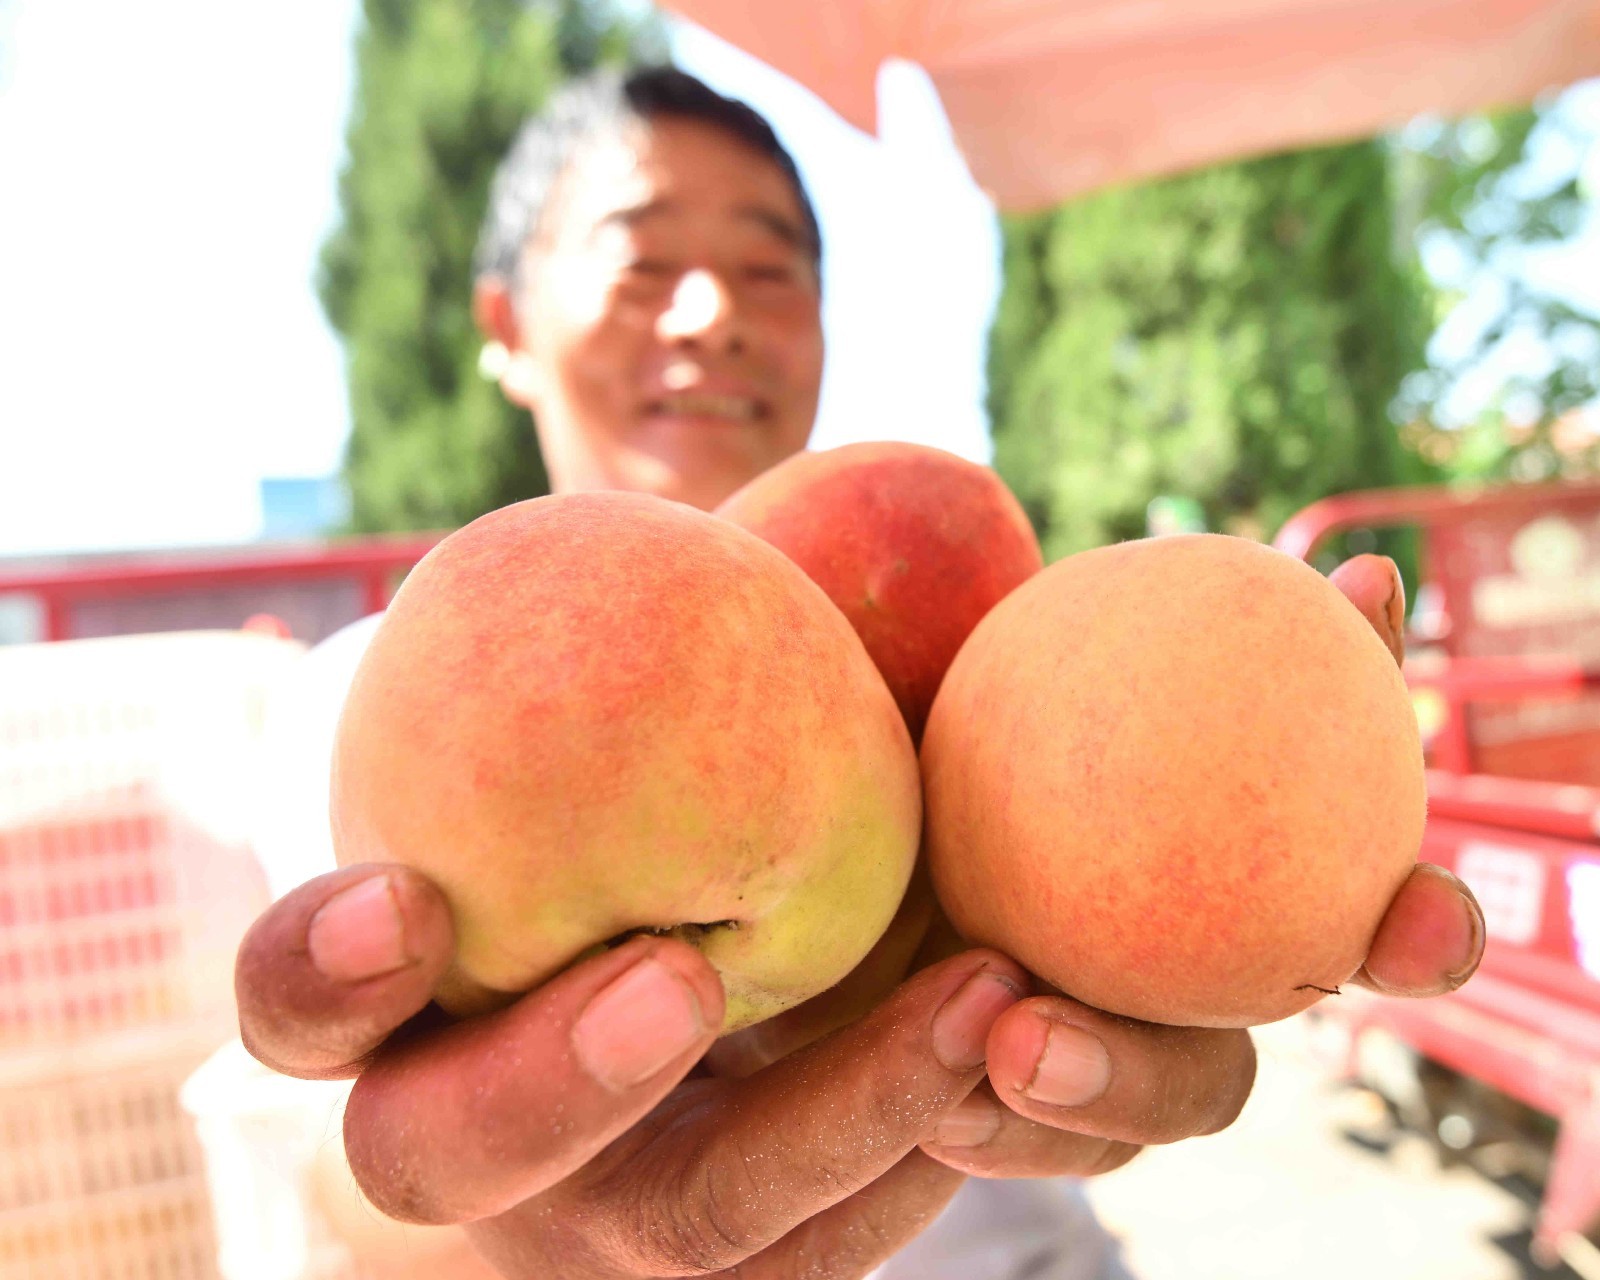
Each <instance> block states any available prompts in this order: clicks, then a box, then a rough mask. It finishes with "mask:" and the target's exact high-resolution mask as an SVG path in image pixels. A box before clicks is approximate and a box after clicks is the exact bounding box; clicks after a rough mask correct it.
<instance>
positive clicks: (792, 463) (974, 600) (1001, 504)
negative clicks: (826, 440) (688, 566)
mask: <svg viewBox="0 0 1600 1280" xmlns="http://www.w3.org/2000/svg"><path fill="white" fill-rule="evenodd" d="M717 514H718V515H720V516H722V517H723V518H724V519H727V520H731V521H733V522H734V523H735V524H738V525H741V526H743V527H744V528H746V529H749V530H750V531H751V532H752V533H754V534H756V535H757V536H758V537H761V538H763V539H765V540H766V541H768V542H770V543H772V545H773V546H775V547H777V548H778V549H779V550H780V551H782V552H783V553H784V554H785V555H787V556H788V557H789V558H790V559H791V560H793V561H794V562H795V563H796V564H798V565H799V566H800V567H801V568H802V569H804V570H805V571H806V573H807V574H808V575H809V576H810V577H811V579H812V581H814V582H816V583H817V584H818V585H819V586H821V588H822V589H823V590H824V591H826V592H827V593H828V598H829V599H830V600H832V601H833V602H834V604H836V605H838V606H839V609H840V610H841V611H842V612H843V613H844V615H845V617H847V618H849V619H850V625H851V626H853V627H854V628H855V629H856V633H857V634H858V635H859V636H860V637H861V639H862V642H863V643H864V644H865V645H866V646H867V652H868V653H870V654H871V655H872V660H873V661H874V662H876V663H877V664H878V670H879V671H881V672H882V673H883V677H884V679H885V680H886V681H887V682H888V685H889V688H890V689H891V690H892V691H893V692H894V696H895V701H896V702H898V703H899V704H900V710H901V712H902V713H903V714H904V715H905V718H906V724H907V726H908V727H909V728H910V730H911V736H912V738H914V739H920V738H921V736H922V727H923V724H924V723H925V722H926V720H927V718H928V708H929V707H930V706H932V705H933V699H934V695H935V694H936V693H938V691H939V682H940V681H941V680H943V679H944V673H945V672H946V670H948V669H949V666H950V663H951V661H952V660H953V659H954V658H955V656H956V651H957V650H959V649H960V648H961V645H962V643H963V642H964V641H965V640H966V638H967V636H968V635H970V634H971V632H972V629H973V627H975V626H977V625H978V622H979V620H980V619H981V618H982V617H983V616H984V615H985V614H986V613H988V612H989V610H990V609H992V608H993V607H994V606H995V604H997V603H998V602H999V601H1000V600H1001V599H1003V598H1004V597H1005V596H1006V594H1007V593H1008V592H1010V591H1011V590H1012V589H1013V588H1015V587H1016V586H1017V585H1018V584H1019V583H1022V582H1024V581H1026V580H1027V579H1028V578H1030V577H1032V576H1033V575H1034V574H1035V573H1037V572H1038V571H1039V569H1040V568H1041V566H1042V565H1043V564H1044V561H1043V559H1042V557H1041V556H1040V553H1039V542H1038V539H1037V538H1036V537H1035V536H1034V533H1033V527H1032V526H1031V525H1030V524H1029V523H1028V517H1027V514H1026V513H1025V512H1024V511H1023V510H1022V507H1021V505H1020V504H1019V503H1018V502H1017V500H1016V498H1015V497H1014V496H1012V493H1011V491H1010V490H1009V489H1007V488H1006V486H1005V484H1004V482H1002V481H1001V479H1000V477H999V476H997V475H996V474H995V473H994V472H993V471H991V470H990V469H989V468H988V467H980V466H978V465H977V464H976V463H972V462H968V461H966V460H965V459H964V458H958V457H956V456H955V455H954V454H950V453H945V452H944V451H943V450H940V449H929V448H927V447H925V446H922V445H913V444H898V443H872V444H852V445H845V446H843V447H842V448H838V449H829V450H826V451H824V452H821V453H800V454H796V455H795V456H794V457H792V458H790V459H788V460H787V461H786V462H783V463H780V464H779V465H778V466H776V467H773V468H772V469H771V470H770V471H767V472H764V473H763V474H761V475H759V476H757V477H756V478H755V479H754V480H752V481H751V482H750V483H749V484H747V485H745V487H744V488H742V489H740V490H739V491H738V492H737V493H735V494H734V495H733V496H732V497H730V498H729V499H728V500H727V501H726V502H724V503H723V504H722V505H721V506H720V507H718V508H717Z"/></svg>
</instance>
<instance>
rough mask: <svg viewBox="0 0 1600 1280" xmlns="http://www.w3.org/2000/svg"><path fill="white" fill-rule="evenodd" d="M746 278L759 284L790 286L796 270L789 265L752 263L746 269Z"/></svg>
mask: <svg viewBox="0 0 1600 1280" xmlns="http://www.w3.org/2000/svg"><path fill="white" fill-rule="evenodd" d="M744 277H745V279H746V280H753V281H755V282H756V283H758V284H788V283H789V282H790V281H791V280H793V279H794V268H793V267H791V266H790V265H789V264H788V263H772V262H752V263H750V264H748V265H747V266H746V267H745V269H744Z"/></svg>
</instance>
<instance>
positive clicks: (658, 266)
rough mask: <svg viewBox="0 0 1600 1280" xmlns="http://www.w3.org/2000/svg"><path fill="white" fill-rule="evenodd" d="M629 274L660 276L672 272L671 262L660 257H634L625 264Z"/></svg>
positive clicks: (668, 274)
mask: <svg viewBox="0 0 1600 1280" xmlns="http://www.w3.org/2000/svg"><path fill="white" fill-rule="evenodd" d="M626 269H627V272H628V274H629V275H635V276H649V277H652V278H654V277H662V276H670V275H671V274H672V264H671V263H670V262H667V261H665V260H663V259H661V258H634V259H633V260H632V261H630V262H629V263H628V264H627V267H626Z"/></svg>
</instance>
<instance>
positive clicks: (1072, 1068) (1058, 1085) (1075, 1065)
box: [1022, 1024, 1111, 1107]
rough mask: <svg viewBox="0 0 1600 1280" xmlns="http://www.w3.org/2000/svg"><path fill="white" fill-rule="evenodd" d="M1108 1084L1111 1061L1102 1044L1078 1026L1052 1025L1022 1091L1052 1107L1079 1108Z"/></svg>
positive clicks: (1093, 1098)
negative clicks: (1042, 1050)
mask: <svg viewBox="0 0 1600 1280" xmlns="http://www.w3.org/2000/svg"><path fill="white" fill-rule="evenodd" d="M1110 1083H1111V1058H1110V1057H1109V1056H1108V1055H1107V1053H1106V1047H1105V1045H1103V1044H1101V1043H1100V1041H1098V1040H1097V1039H1095V1038H1094V1036H1092V1035H1090V1034H1089V1032H1087V1031H1085V1030H1083V1029H1082V1028H1081V1027H1069V1026H1065V1025H1062V1024H1056V1025H1053V1026H1051V1028H1050V1030H1049V1031H1048V1032H1047V1033H1046V1035H1045V1041H1044V1052H1042V1053H1041V1054H1040V1055H1039V1061H1038V1062H1037V1063H1036V1064H1035V1065H1034V1068H1033V1077H1032V1079H1030V1080H1029V1081H1028V1083H1027V1084H1025V1085H1024V1086H1023V1087H1022V1092H1023V1093H1024V1094H1026V1095H1027V1096H1028V1097H1029V1098H1032V1099H1033V1101H1035V1102H1043V1103H1046V1104H1047V1105H1049V1106H1052V1107H1081V1106H1083V1105H1085V1104H1086V1103H1090V1102H1093V1101H1094V1100H1095V1099H1096V1098H1098V1097H1099V1096H1100V1095H1101V1094H1103V1093H1104V1092H1105V1091H1106V1086H1107V1085H1108V1084H1110Z"/></svg>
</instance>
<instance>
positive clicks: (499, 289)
mask: <svg viewBox="0 0 1600 1280" xmlns="http://www.w3.org/2000/svg"><path fill="white" fill-rule="evenodd" d="M472 318H473V320H474V321H475V322H476V323H477V326H478V332H479V333H481V334H483V338H484V341H485V342H498V343H499V344H500V345H501V346H502V347H504V348H505V349H506V350H507V351H515V350H516V349H517V347H518V346H519V345H520V342H519V335H518V333H517V313H516V309H515V308H514V307H513V306H512V304H511V286H510V284H509V283H508V282H507V281H506V279H505V277H503V276H498V275H481V276H479V277H478V278H477V279H476V280H474V281H473V282H472Z"/></svg>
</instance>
